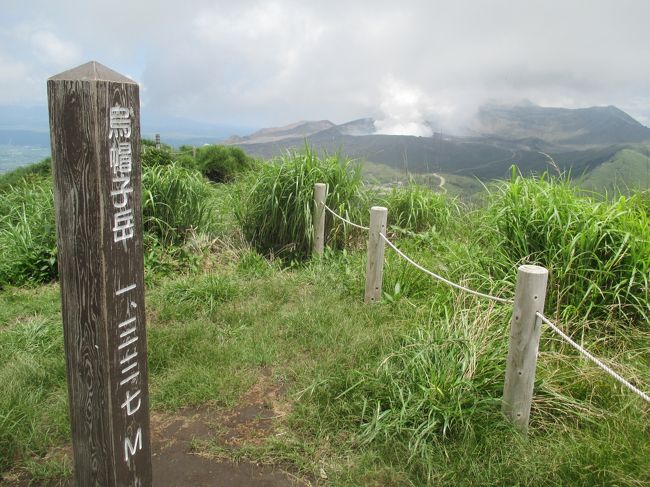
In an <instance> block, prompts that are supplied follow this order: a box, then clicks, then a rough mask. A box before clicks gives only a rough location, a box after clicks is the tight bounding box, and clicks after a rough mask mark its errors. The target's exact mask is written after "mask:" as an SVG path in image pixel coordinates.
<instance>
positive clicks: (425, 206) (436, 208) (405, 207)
mask: <svg viewBox="0 0 650 487" xmlns="http://www.w3.org/2000/svg"><path fill="white" fill-rule="evenodd" d="M384 205H385V206H386V207H387V208H388V225H389V226H394V227H398V228H400V229H404V230H409V231H412V232H422V231H425V230H428V229H430V228H433V227H436V228H440V227H444V226H445V225H447V223H449V219H450V217H451V215H452V211H453V210H456V211H457V209H458V208H457V207H456V206H455V203H453V200H451V199H450V198H449V197H448V196H445V195H443V194H439V193H436V192H434V191H431V190H430V189H428V188H425V187H424V186H419V185H417V184H409V185H408V186H406V187H404V188H393V190H392V191H391V192H390V194H388V196H386V198H385V201H384Z"/></svg>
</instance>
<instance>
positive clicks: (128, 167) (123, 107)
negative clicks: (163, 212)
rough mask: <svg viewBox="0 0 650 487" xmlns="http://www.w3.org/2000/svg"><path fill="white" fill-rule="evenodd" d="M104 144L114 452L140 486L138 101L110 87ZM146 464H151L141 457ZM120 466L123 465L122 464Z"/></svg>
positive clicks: (142, 350) (142, 368)
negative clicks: (107, 191) (105, 150)
mask: <svg viewBox="0 0 650 487" xmlns="http://www.w3.org/2000/svg"><path fill="white" fill-rule="evenodd" d="M106 102H107V104H108V107H107V109H106V112H105V113H106V116H107V122H108V123H107V128H108V130H107V132H106V133H107V139H106V144H107V146H108V151H107V152H108V160H107V161H106V162H107V164H106V168H107V169H108V171H107V174H108V177H107V182H108V181H110V184H109V185H108V189H109V190H110V193H109V194H107V195H106V197H107V198H106V201H107V202H108V204H107V205H106V212H107V215H106V218H105V221H107V225H108V228H107V229H106V230H107V234H108V235H110V237H109V238H108V239H107V240H108V241H109V242H110V245H109V246H108V249H109V250H108V253H107V260H106V262H107V271H108V273H109V276H107V277H108V282H110V283H111V288H110V290H109V293H110V296H108V300H109V301H110V300H112V301H113V303H112V306H111V308H110V309H112V310H113V314H112V315H111V314H109V315H108V316H107V318H108V336H109V344H108V346H109V350H110V353H111V354H112V361H111V386H112V389H113V391H114V396H113V398H114V399H113V402H112V409H113V417H114V418H115V423H114V427H115V431H114V433H113V435H114V448H115V457H116V458H115V461H116V462H117V463H118V471H119V470H123V472H124V473H123V475H124V476H126V477H128V478H129V479H130V482H131V485H143V484H142V472H141V470H142V467H141V463H142V461H143V459H141V457H143V456H145V457H146V456H147V455H149V447H148V445H149V442H150V438H149V427H148V409H149V406H148V394H147V382H146V376H147V364H146V346H145V339H146V336H145V327H144V299H143V292H144V289H143V286H144V283H143V275H142V272H143V271H142V222H141V198H140V194H141V193H140V175H141V174H140V166H139V164H136V162H139V160H138V157H137V155H138V154H139V133H140V130H139V124H138V121H139V113H138V107H137V100H134V99H133V97H132V96H129V93H128V92H126V93H125V92H122V91H121V90H120V89H119V88H118V87H115V86H113V85H109V86H108V97H107V100H106ZM144 461H149V459H148V458H145V459H144ZM120 464H121V465H120Z"/></svg>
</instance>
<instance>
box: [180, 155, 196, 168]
mask: <svg viewBox="0 0 650 487" xmlns="http://www.w3.org/2000/svg"><path fill="white" fill-rule="evenodd" d="M176 162H177V163H178V165H179V166H181V167H184V168H186V169H192V170H194V171H197V170H198V168H199V166H198V164H197V163H196V159H194V157H192V155H191V154H180V155H178V156H176Z"/></svg>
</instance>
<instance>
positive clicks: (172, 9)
mask: <svg viewBox="0 0 650 487" xmlns="http://www.w3.org/2000/svg"><path fill="white" fill-rule="evenodd" d="M0 12H1V14H0V105H44V104H45V103H46V89H45V86H46V85H45V80H46V79H47V77H48V76H51V75H53V74H56V73H58V72H60V71H64V70H66V69H69V68H71V67H74V66H76V65H78V64H81V63H84V62H86V61H89V60H96V61H99V62H101V63H103V64H105V65H107V66H108V67H110V68H112V69H115V70H116V71H119V72H121V73H123V74H126V75H128V76H131V77H132V78H134V79H135V80H136V81H138V82H139V83H140V86H141V102H142V109H143V110H148V111H150V112H151V113H155V114H157V115H163V116H178V117H186V118H191V119H197V120H204V121H210V122H217V123H228V124H233V125H246V126H256V127H261V126H270V125H281V124H286V123H290V122H293V121H296V120H301V119H307V120H315V119H330V120H332V121H333V122H336V123H341V122H345V121H348V120H352V119H355V118H360V117H365V116H373V117H375V118H377V119H378V120H379V121H380V122H379V124H380V126H381V127H382V128H383V130H384V131H386V132H391V131H392V132H405V133H418V131H419V130H421V127H422V125H421V124H422V122H423V121H424V120H436V124H439V125H440V128H441V129H442V130H443V131H444V130H447V131H450V130H451V128H452V127H453V126H456V125H462V124H463V123H464V121H465V120H467V119H468V118H469V117H471V115H472V114H473V113H474V111H475V110H476V107H477V106H479V105H480V104H481V103H484V102H485V101H487V100H499V101H516V100H520V99H529V100H531V101H533V102H535V103H538V104H541V105H548V106H565V107H583V106H591V105H617V106H618V107H620V108H622V109H624V110H625V111H627V112H628V113H630V114H631V115H632V116H634V117H635V118H637V119H638V120H639V121H641V122H642V123H644V124H646V125H648V124H650V62H649V59H650V56H649V53H650V49H649V48H650V1H648V0H616V1H613V0H612V1H604V0H579V1H578V0H576V1H572V0H563V1H555V0H543V1H522V0H518V1H514V0H513V1H506V0H501V1H498V0H494V1H492V0H474V1H460V0H454V1H447V2H435V1H422V2H417V1H413V2H409V1H403V2H397V1H387V2H383V1H380V0H370V1H358V2H352V1H351V0H348V1H346V2H343V1H337V0H328V1H322V2H307V1H264V2H257V1H245V0H243V1H242V0H238V1H229V2H222V1H202V0H177V1H173V2H172V1H166V0H143V1H137V0H132V1H128V2H127V1H114V2H111V1H107V0H105V1H103V2H94V1H89V0H87V1H81V2H80V1H72V0H48V1H30V0H0Z"/></svg>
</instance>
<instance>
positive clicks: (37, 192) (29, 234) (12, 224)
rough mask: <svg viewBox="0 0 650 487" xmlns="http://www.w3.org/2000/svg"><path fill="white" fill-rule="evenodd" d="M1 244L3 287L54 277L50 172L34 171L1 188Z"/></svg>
mask: <svg viewBox="0 0 650 487" xmlns="http://www.w3.org/2000/svg"><path fill="white" fill-rule="evenodd" d="M10 174H11V173H10ZM0 248H2V254H0V288H1V287H3V286H7V285H25V284H32V285H33V284H39V283H43V282H48V281H51V280H52V279H54V277H55V276H56V273H57V272H56V262H57V261H56V256H57V249H56V236H55V227H54V202H53V196H52V184H51V181H50V177H49V176H42V175H38V176H33V175H32V176H30V177H28V178H27V179H23V180H21V181H20V182H18V183H17V184H16V185H15V186H11V187H10V188H9V189H7V190H6V191H5V192H0Z"/></svg>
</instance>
